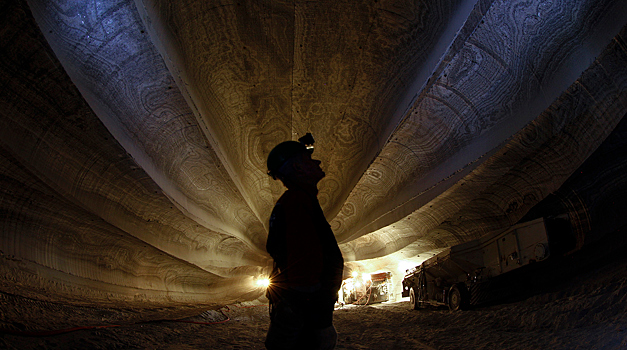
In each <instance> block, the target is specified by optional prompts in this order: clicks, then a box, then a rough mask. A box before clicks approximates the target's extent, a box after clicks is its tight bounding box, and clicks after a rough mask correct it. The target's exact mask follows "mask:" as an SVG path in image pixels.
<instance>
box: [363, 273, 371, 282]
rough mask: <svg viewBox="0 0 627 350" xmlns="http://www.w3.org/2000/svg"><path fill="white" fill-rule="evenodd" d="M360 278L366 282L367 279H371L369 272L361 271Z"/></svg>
mask: <svg viewBox="0 0 627 350" xmlns="http://www.w3.org/2000/svg"><path fill="white" fill-rule="evenodd" d="M361 279H362V280H363V281H364V282H367V281H370V280H371V279H372V277H370V274H369V273H362V274H361Z"/></svg>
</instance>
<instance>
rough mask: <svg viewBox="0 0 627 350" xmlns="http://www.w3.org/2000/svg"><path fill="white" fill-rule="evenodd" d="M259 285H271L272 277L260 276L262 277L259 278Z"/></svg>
mask: <svg viewBox="0 0 627 350" xmlns="http://www.w3.org/2000/svg"><path fill="white" fill-rule="evenodd" d="M257 285H258V286H259V287H264V288H267V287H268V286H269V285H270V279H269V278H260V279H258V280H257Z"/></svg>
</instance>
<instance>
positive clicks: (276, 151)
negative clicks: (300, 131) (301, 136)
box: [267, 141, 309, 180]
mask: <svg viewBox="0 0 627 350" xmlns="http://www.w3.org/2000/svg"><path fill="white" fill-rule="evenodd" d="M308 151H309V150H308V149H307V147H305V145H303V144H302V143H300V142H296V141H285V142H281V143H279V144H278V145H276V146H275V147H274V148H273V149H272V151H270V154H269V155H268V162H267V163H268V164H267V165H268V175H270V176H272V178H273V179H275V180H276V175H277V173H278V171H279V169H281V167H282V166H283V164H285V162H287V161H288V160H289V159H291V158H292V157H295V156H297V155H299V154H301V153H303V152H308Z"/></svg>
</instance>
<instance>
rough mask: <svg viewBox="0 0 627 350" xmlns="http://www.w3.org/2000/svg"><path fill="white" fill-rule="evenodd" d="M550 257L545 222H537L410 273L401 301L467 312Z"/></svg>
mask: <svg viewBox="0 0 627 350" xmlns="http://www.w3.org/2000/svg"><path fill="white" fill-rule="evenodd" d="M549 255H550V252H549V240H548V236H547V230H546V226H545V221H544V219H543V218H539V219H535V220H532V221H529V222H525V223H521V224H518V225H515V226H513V227H511V228H509V229H507V230H505V231H496V232H493V233H489V234H487V235H485V236H483V237H481V238H479V239H475V240H472V241H469V242H466V243H462V244H458V245H455V246H452V247H450V248H447V249H445V250H444V251H442V252H440V253H438V254H436V255H435V256H433V257H431V258H429V259H427V260H425V261H424V262H423V263H422V264H420V265H418V266H416V267H414V268H411V269H409V270H407V272H406V274H405V277H404V279H403V291H402V296H403V297H409V300H410V305H411V307H412V308H414V309H419V308H421V307H425V306H448V307H449V308H450V309H451V310H459V309H465V308H467V307H468V306H470V305H474V304H478V303H480V302H481V301H483V300H486V299H487V296H486V295H485V294H486V293H489V292H490V291H489V288H486V286H488V285H489V283H490V281H493V280H496V279H498V278H501V277H502V276H505V275H507V274H511V273H512V272H513V271H514V270H516V269H519V268H521V267H524V266H527V265H530V264H533V263H537V262H540V261H543V260H545V259H547V258H548V257H549Z"/></svg>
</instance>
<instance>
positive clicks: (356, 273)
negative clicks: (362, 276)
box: [351, 271, 359, 278]
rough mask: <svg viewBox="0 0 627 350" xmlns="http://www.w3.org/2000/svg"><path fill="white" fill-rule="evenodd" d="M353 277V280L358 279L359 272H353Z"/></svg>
mask: <svg viewBox="0 0 627 350" xmlns="http://www.w3.org/2000/svg"><path fill="white" fill-rule="evenodd" d="M351 276H353V278H357V276H359V273H358V272H357V271H353V273H352V274H351Z"/></svg>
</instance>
